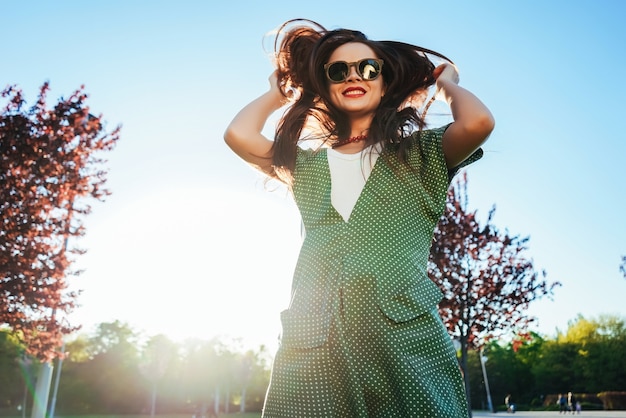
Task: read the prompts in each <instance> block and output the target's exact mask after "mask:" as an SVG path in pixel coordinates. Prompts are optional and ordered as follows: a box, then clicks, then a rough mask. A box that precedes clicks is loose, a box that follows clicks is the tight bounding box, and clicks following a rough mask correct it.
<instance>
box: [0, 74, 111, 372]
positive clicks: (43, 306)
mask: <svg viewBox="0 0 626 418" xmlns="http://www.w3.org/2000/svg"><path fill="white" fill-rule="evenodd" d="M47 92H48V84H47V83H45V84H44V85H43V86H42V87H41V89H40V93H39V98H38V100H37V102H36V103H35V105H34V106H32V107H31V108H26V107H25V100H24V98H23V96H22V92H21V90H19V89H18V88H16V87H15V86H9V87H7V88H5V89H4V90H2V91H1V92H0V95H1V97H2V98H3V99H4V100H5V101H6V105H5V107H4V108H2V109H1V110H0V112H1V113H0V224H1V225H2V226H1V227H0V325H3V324H5V325H8V326H9V327H11V329H13V330H15V331H17V332H18V335H19V337H20V339H21V340H22V341H24V343H25V346H26V350H27V351H28V353H30V354H32V355H33V356H35V357H37V358H38V359H40V360H43V361H49V360H51V359H52V358H54V357H56V356H58V355H59V353H58V351H57V347H59V346H60V345H61V338H62V336H63V335H65V334H68V333H70V332H72V331H73V330H74V329H75V328H74V327H72V326H71V325H69V324H68V323H67V322H66V321H65V320H64V317H66V316H67V314H68V313H70V312H71V311H72V310H73V308H74V305H75V301H76V297H77V294H76V293H75V292H71V291H69V290H68V282H67V278H68V276H71V275H74V274H77V273H78V272H76V271H74V270H73V269H72V263H73V261H74V259H73V256H76V255H78V254H80V253H81V252H82V251H81V250H80V249H78V248H74V247H68V242H70V240H71V239H74V238H78V237H80V236H82V235H83V234H84V232H85V231H84V227H83V224H82V219H83V217H84V216H86V215H87V214H89V212H90V210H91V207H90V205H89V202H90V201H92V200H103V199H104V198H105V197H106V196H107V195H108V191H107V190H106V189H105V188H104V185H105V183H106V171H105V170H104V169H103V168H102V164H103V163H104V160H102V158H101V153H102V152H105V151H110V150H111V149H112V148H113V147H114V145H115V143H116V141H117V139H118V136H119V128H117V129H115V130H113V131H112V132H111V133H106V132H104V130H103V127H102V122H101V118H100V117H96V116H93V115H92V114H90V113H89V108H88V107H87V106H86V104H85V101H86V98H87V95H86V94H85V93H84V92H83V91H82V87H81V89H80V90H77V91H76V92H75V93H74V94H72V95H71V96H70V97H69V98H68V99H60V100H59V101H58V103H57V104H56V105H55V106H54V107H52V108H50V109H49V108H48V107H47V104H46V94H47Z"/></svg>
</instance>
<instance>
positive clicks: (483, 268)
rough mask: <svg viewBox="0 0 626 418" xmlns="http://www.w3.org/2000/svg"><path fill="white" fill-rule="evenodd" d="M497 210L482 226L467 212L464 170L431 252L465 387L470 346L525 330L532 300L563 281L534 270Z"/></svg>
mask: <svg viewBox="0 0 626 418" xmlns="http://www.w3.org/2000/svg"><path fill="white" fill-rule="evenodd" d="M494 214H495V206H494V207H493V208H492V209H491V210H490V212H489V215H488V218H487V221H486V223H485V225H484V226H481V224H480V223H479V221H478V219H477V217H476V211H474V212H468V210H467V177H466V175H463V176H462V177H460V179H459V180H458V181H457V182H456V183H455V184H454V186H453V187H451V188H450V190H449V192H448V199H447V202H446V210H445V213H444V215H443V216H442V218H441V220H440V221H439V223H438V225H437V228H436V230H435V234H434V237H433V244H432V247H431V252H430V259H429V276H430V278H431V280H433V281H434V282H435V283H436V284H437V285H438V286H439V287H440V289H441V290H442V292H443V294H444V298H443V300H442V302H441V303H440V305H439V312H440V314H441V316H442V318H443V320H444V323H445V324H446V327H447V328H448V331H449V332H450V335H451V336H452V338H454V339H456V340H457V341H459V343H460V348H461V368H462V369H463V371H464V376H465V386H466V389H467V388H469V386H470V385H469V373H467V350H468V349H469V348H474V349H479V348H481V347H482V346H483V345H484V344H485V343H486V342H487V341H489V340H490V339H492V338H495V337H499V336H502V335H504V334H505V333H507V332H509V331H516V332H519V331H520V330H525V329H526V328H527V327H528V325H529V324H530V323H531V322H532V321H533V320H534V318H532V317H530V316H529V315H528V314H527V308H528V306H529V304H530V302H532V301H533V300H535V299H538V298H541V297H543V296H549V297H551V296H552V294H553V289H554V287H555V286H558V285H559V283H557V282H555V283H552V284H548V283H547V282H546V280H545V276H546V273H545V272H541V273H538V272H536V271H535V268H534V265H533V261H532V260H531V259H529V258H527V256H526V255H525V252H526V250H527V249H528V248H527V245H528V241H529V238H528V237H525V238H523V237H519V236H511V235H510V234H509V233H508V231H506V232H504V233H503V232H501V231H500V230H498V228H496V227H495V225H493V216H494ZM468 397H469V393H468ZM468 401H469V399H468Z"/></svg>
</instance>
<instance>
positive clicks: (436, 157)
mask: <svg viewBox="0 0 626 418" xmlns="http://www.w3.org/2000/svg"><path fill="white" fill-rule="evenodd" d="M449 126H450V124H447V125H444V126H441V127H439V128H435V129H428V130H424V131H421V132H416V133H415V134H414V135H415V144H414V147H415V148H417V149H418V150H419V154H420V159H421V160H422V161H421V164H420V165H421V166H422V167H428V171H430V172H431V173H432V174H435V173H437V172H440V170H441V168H442V164H443V166H444V167H446V171H447V177H448V179H447V180H448V183H450V182H451V181H452V178H453V177H454V176H455V175H456V174H457V173H458V172H459V171H460V170H461V169H462V168H463V167H466V166H468V165H470V164H472V163H474V162H476V161H478V160H480V159H481V158H482V156H483V150H482V148H478V149H477V150H476V151H474V152H473V153H472V154H471V155H470V156H469V157H467V158H466V159H465V160H464V161H463V162H461V163H460V164H458V165H457V166H456V167H453V168H451V169H448V168H447V166H446V160H445V156H444V154H443V134H444V132H445V131H446V129H448V127H449Z"/></svg>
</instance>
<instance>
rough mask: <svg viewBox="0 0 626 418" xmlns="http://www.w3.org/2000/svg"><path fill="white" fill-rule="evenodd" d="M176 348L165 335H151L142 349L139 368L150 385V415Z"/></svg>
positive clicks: (152, 414)
mask: <svg viewBox="0 0 626 418" xmlns="http://www.w3.org/2000/svg"><path fill="white" fill-rule="evenodd" d="M177 350H178V348H177V347H176V345H175V344H174V343H173V342H172V341H171V340H170V339H169V338H167V337H166V336H165V335H162V334H160V335H156V336H154V337H151V338H150V339H149V340H148V343H147V344H146V347H145V348H144V350H143V354H142V359H141V363H140V367H139V370H140V371H141V373H142V374H143V376H144V377H145V378H146V380H147V382H148V383H149V386H150V416H152V417H153V416H154V415H155V413H156V402H157V392H158V387H159V385H160V384H162V383H163V382H164V377H165V374H166V372H167V369H168V367H169V365H170V364H171V363H172V361H173V360H174V358H175V356H176V354H177V353H176V352H177Z"/></svg>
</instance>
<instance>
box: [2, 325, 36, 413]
mask: <svg viewBox="0 0 626 418" xmlns="http://www.w3.org/2000/svg"><path fill="white" fill-rule="evenodd" d="M23 353H24V347H23V346H22V344H20V342H19V340H18V338H17V336H16V335H15V333H14V332H11V331H10V330H8V329H0V405H2V406H4V407H8V408H10V409H11V410H13V411H17V407H18V405H22V403H23V397H24V395H26V393H27V391H26V390H25V386H28V385H29V383H30V379H29V378H28V377H29V376H28V375H29V373H28V371H27V370H26V369H25V367H23V362H21V361H20V360H22V359H23V357H22V355H23Z"/></svg>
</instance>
